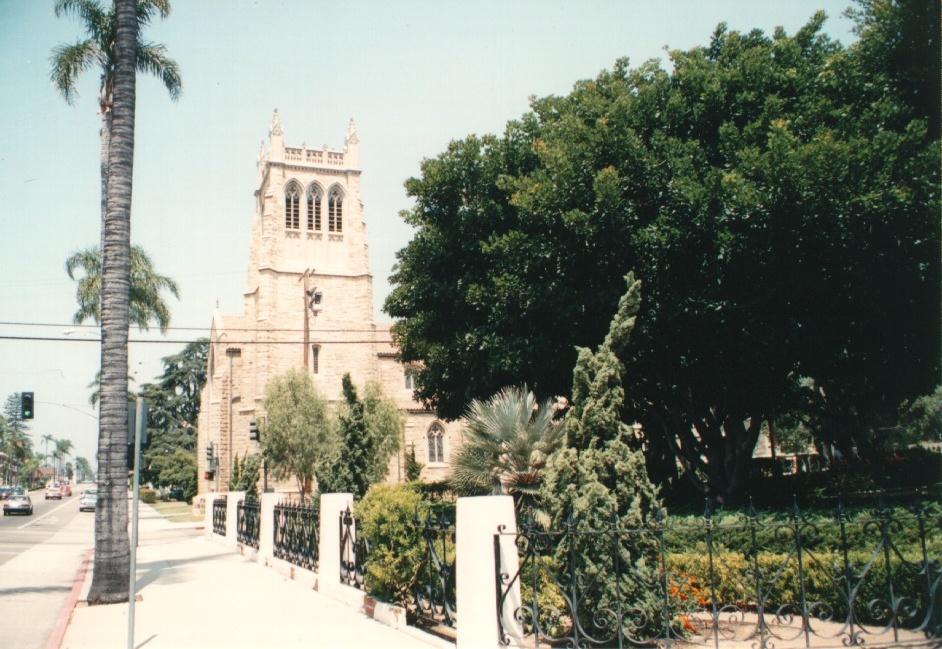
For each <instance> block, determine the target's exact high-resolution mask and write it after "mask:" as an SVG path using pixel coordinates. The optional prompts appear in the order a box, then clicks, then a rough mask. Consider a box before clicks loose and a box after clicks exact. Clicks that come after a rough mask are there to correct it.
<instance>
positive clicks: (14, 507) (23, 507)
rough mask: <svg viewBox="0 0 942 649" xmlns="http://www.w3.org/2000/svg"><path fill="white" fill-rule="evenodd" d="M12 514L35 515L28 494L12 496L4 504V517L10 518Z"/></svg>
mask: <svg viewBox="0 0 942 649" xmlns="http://www.w3.org/2000/svg"><path fill="white" fill-rule="evenodd" d="M10 514H26V515H27V516H32V515H33V501H32V500H30V499H29V496H27V495H26V494H23V495H15V496H10V497H9V498H8V499H7V500H6V501H5V502H4V503H3V515H4V516H9V515H10Z"/></svg>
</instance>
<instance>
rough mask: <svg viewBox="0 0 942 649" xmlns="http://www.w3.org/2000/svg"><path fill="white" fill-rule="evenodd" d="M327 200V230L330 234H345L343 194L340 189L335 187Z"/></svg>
mask: <svg viewBox="0 0 942 649" xmlns="http://www.w3.org/2000/svg"><path fill="white" fill-rule="evenodd" d="M327 200H328V214H327V229H328V230H329V231H330V232H343V192H342V191H340V188H339V187H334V188H333V189H332V190H330V196H329V197H328V199H327Z"/></svg>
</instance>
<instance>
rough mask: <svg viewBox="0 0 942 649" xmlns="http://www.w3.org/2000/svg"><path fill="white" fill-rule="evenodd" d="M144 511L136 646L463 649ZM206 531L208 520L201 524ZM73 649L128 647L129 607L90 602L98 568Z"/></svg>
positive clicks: (70, 632)
mask: <svg viewBox="0 0 942 649" xmlns="http://www.w3.org/2000/svg"><path fill="white" fill-rule="evenodd" d="M197 525H198V524H196V523H191V524H185V523H171V522H169V521H167V520H166V519H165V518H163V517H162V516H161V515H160V514H159V513H157V511H156V510H154V509H153V508H151V507H148V506H146V505H141V510H140V544H139V548H138V554H137V568H138V570H137V584H138V601H137V603H136V606H135V623H136V629H135V638H134V640H135V643H134V646H135V647H141V648H144V647H146V649H168V648H172V649H180V648H189V647H194V648H200V649H205V648H207V647H225V648H226V649H233V648H238V647H252V648H253V649H254V648H256V647H274V648H281V647H324V648H332V647H338V648H340V647H343V648H349V647H383V648H386V647H389V648H399V647H401V648H414V649H429V648H430V647H438V648H439V649H448V648H450V649H453V648H454V645H453V644H450V643H448V642H446V641H444V640H440V639H439V638H436V637H434V636H430V635H428V634H425V633H422V632H420V631H418V630H413V629H408V630H406V631H397V630H395V629H392V628H390V627H388V626H385V625H383V624H381V623H379V622H377V621H375V620H373V619H371V618H369V617H367V616H366V615H364V614H362V613H360V612H358V611H356V610H354V609H353V608H351V607H350V606H349V605H347V604H343V603H341V602H338V601H336V600H333V599H330V598H328V597H326V596H324V595H322V594H320V593H318V592H317V591H314V590H311V589H310V588H306V587H304V586H303V585H301V584H300V583H298V582H295V581H292V580H290V579H288V578H287V577H285V576H283V575H281V574H279V573H278V572H276V571H274V570H272V569H270V568H266V567H264V566H262V565H260V564H258V563H256V562H254V561H251V560H249V559H248V558H244V557H242V556H241V555H239V554H236V553H235V552H233V551H232V549H231V548H229V547H226V546H224V545H221V544H217V543H213V542H211V541H209V540H207V539H206V538H205V535H204V531H203V530H201V529H197ZM200 525H201V524H200ZM89 568H90V569H89V571H88V573H87V575H86V579H85V585H84V588H83V590H82V594H81V595H80V596H79V602H78V604H77V605H76V607H75V609H74V611H73V613H72V619H71V621H70V623H69V626H68V628H67V629H66V632H65V636H64V638H63V640H62V643H61V645H60V646H61V647H62V648H63V649H112V648H113V649H118V648H126V647H127V646H128V645H127V632H128V628H127V627H128V605H127V604H113V605H108V606H88V605H87V604H86V603H85V601H84V600H85V598H86V596H87V593H88V588H89V586H90V584H91V574H92V573H91V569H92V568H93V566H90V567H89Z"/></svg>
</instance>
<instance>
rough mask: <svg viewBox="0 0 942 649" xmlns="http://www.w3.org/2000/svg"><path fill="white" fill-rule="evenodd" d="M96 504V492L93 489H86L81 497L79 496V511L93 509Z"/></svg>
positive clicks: (90, 510)
mask: <svg viewBox="0 0 942 649" xmlns="http://www.w3.org/2000/svg"><path fill="white" fill-rule="evenodd" d="M97 505H98V494H97V493H96V492H94V491H86V492H85V493H83V494H82V497H81V498H79V511H80V512H84V511H89V512H93V511H95V507H96V506H97Z"/></svg>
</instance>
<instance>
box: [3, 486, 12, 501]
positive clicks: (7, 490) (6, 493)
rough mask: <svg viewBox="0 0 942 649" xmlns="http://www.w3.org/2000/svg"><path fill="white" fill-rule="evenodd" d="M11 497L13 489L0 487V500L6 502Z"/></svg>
mask: <svg viewBox="0 0 942 649" xmlns="http://www.w3.org/2000/svg"><path fill="white" fill-rule="evenodd" d="M12 495H13V487H0V500H6V499H7V498H9V497H10V496H12Z"/></svg>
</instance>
